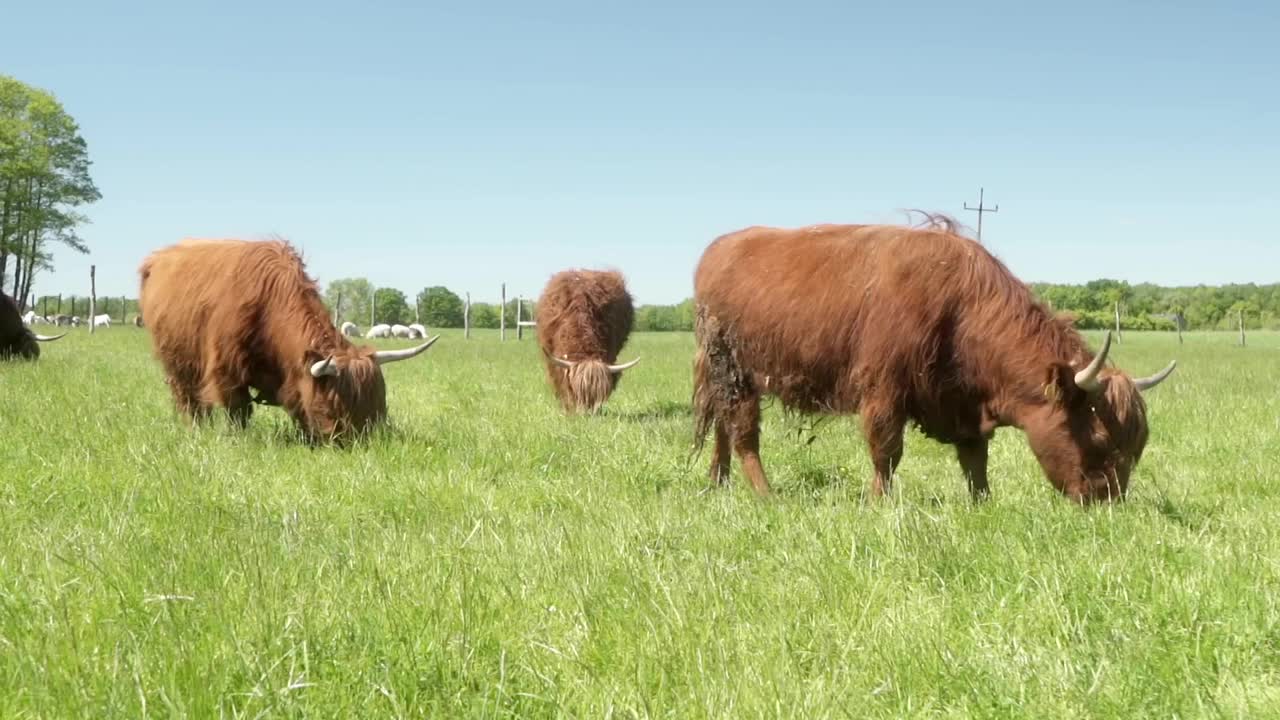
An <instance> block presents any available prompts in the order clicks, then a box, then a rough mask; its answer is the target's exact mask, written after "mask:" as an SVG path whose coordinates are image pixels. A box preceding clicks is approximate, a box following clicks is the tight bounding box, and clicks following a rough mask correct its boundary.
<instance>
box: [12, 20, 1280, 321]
mask: <svg viewBox="0 0 1280 720" xmlns="http://www.w3.org/2000/svg"><path fill="white" fill-rule="evenodd" d="M0 25H3V27H4V28H5V29H4V31H3V33H0V35H2V36H3V41H0V72H3V73H7V74H10V75H13V76H15V77H17V78H18V79H20V80H22V81H24V82H28V83H31V84H34V85H37V86H39V87H42V88H45V89H48V90H50V91H52V92H54V93H55V94H56V95H57V96H58V98H59V99H60V100H61V101H62V102H63V104H64V105H65V106H66V108H67V110H68V111H69V112H70V113H71V114H72V115H73V116H74V117H76V118H77V119H78V121H79V122H80V125H81V127H82V130H83V134H84V136H85V138H86V140H87V141H88V143H89V149H90V153H91V156H92V158H93V160H94V177H95V178H96V180H97V182H98V185H99V187H100V188H101V190H102V193H103V199H102V201H101V202H99V203H97V204H96V205H94V206H92V207H91V208H90V209H89V210H88V213H89V215H90V216H91V217H92V219H93V224H92V225H90V226H87V227H85V228H84V229H83V235H84V237H85V238H86V239H87V240H88V242H89V244H90V246H91V248H92V255H91V256H90V257H88V258H86V257H81V256H75V255H72V254H69V253H66V252H59V253H58V254H57V256H56V262H57V264H58V272H57V273H56V274H55V275H53V276H51V277H43V278H41V279H39V280H38V281H37V283H36V290H37V292H40V293H44V292H63V293H71V292H80V293H83V292H85V291H87V276H88V265H89V263H90V262H93V263H96V264H97V266H98V278H99V280H98V288H99V292H100V293H102V294H108V295H120V294H128V295H130V296H132V295H134V294H136V274H135V273H136V267H137V265H138V263H139V261H140V260H141V259H142V257H143V256H144V255H145V254H146V253H147V252H148V251H149V250H151V249H153V248H156V247H159V246H162V245H166V244H169V243H171V242H174V241H176V240H178V239H179V238H181V237H183V236H189V235H196V236H250V237H252V236H259V235H263V234H266V233H273V232H274V233H279V234H282V235H284V236H287V237H288V238H290V239H291V240H293V241H294V242H295V243H296V244H298V245H299V246H300V247H302V248H303V249H304V252H305V255H306V258H307V261H308V267H309V268H310V270H311V271H312V273H313V274H314V275H315V276H316V277H317V278H318V279H319V280H320V281H321V282H325V281H327V280H332V279H335V278H338V277H346V276H367V277H369V278H370V279H372V280H373V281H374V282H376V283H377V284H379V285H381V286H389V287H397V288H400V289H402V290H404V291H406V292H407V293H412V292H415V291H416V290H418V289H420V288H422V287H424V286H428V285H437V284H443V285H447V286H449V287H450V288H453V289H454V290H456V291H468V290H469V291H470V292H471V293H472V296H473V297H474V298H476V299H478V300H479V299H496V295H497V292H498V284H499V283H500V282H502V281H504V280H505V281H506V282H507V287H508V292H509V293H510V294H511V295H515V294H517V293H519V294H523V295H525V296H532V295H536V294H537V293H538V292H539V291H540V290H541V287H542V285H543V283H544V282H545V281H546V279H547V277H548V276H549V275H550V274H551V273H552V272H554V271H556V270H559V269H562V268H565V267H570V266H593V267H594V266H614V267H617V268H619V269H621V270H623V271H624V272H625V273H626V275H627V277H628V279H629V283H630V286H631V291H632V294H633V295H635V296H636V298H637V300H638V301H640V302H672V301H676V300H679V299H681V298H684V297H686V296H688V295H689V294H691V292H692V273H693V268H694V265H695V263H696V262H697V258H698V256H699V254H700V253H701V251H702V249H703V248H704V247H705V246H706V244H707V243H708V242H709V241H710V240H712V239H713V238H714V237H716V236H717V235H719V234H722V233H724V232H728V231H731V230H735V229H738V228H740V227H744V226H747V225H754V224H770V225H783V226H795V225H807V224H811V223H816V222H868V221H872V222H874V221H895V220H899V219H901V217H902V216H901V214H900V213H899V209H901V208H910V207H919V208H926V209H933V210H939V211H944V212H952V213H954V214H955V215H957V217H959V218H960V219H962V220H963V221H965V222H966V223H969V224H973V222H974V220H975V218H974V215H973V214H972V213H966V212H964V211H963V210H962V205H963V203H964V202H966V201H968V202H970V203H973V202H976V200H977V194H978V187H979V186H980V185H984V186H985V187H986V191H987V199H988V201H994V202H997V203H999V206H1000V212H999V213H998V214H994V215H988V216H987V220H986V224H985V227H984V239H985V241H986V244H987V245H988V246H989V247H990V248H991V249H992V250H993V251H995V252H996V253H997V254H998V255H999V256H1000V257H1002V258H1003V259H1004V260H1005V261H1006V262H1007V263H1008V264H1009V265H1010V267H1011V268H1012V269H1013V270H1014V272H1015V273H1016V274H1018V275H1019V276H1020V277H1022V278H1023V279H1025V280H1051V281H1084V280H1088V279H1092V278H1095V277H1100V276H1109V277H1119V278H1123V279H1127V280H1129V281H1131V282H1142V281H1151V282H1157V283H1165V284H1173V283H1178V284H1181V283H1198V282H1204V283H1223V282H1250V281H1253V282H1275V281H1280V232H1278V231H1277V223H1276V213H1277V210H1280V92H1277V89H1276V88H1277V87H1280V3H1276V2H1261V1H1260V2H1253V3H1232V2H1220V3H1216V4H1212V3H1209V2H1194V3H1191V2H1177V1H1175V2H1154V1H1153V2H1142V3H1123V2H1116V3H1078V2H1072V3H1065V2H1063V3H1052V4H1050V3H1026V2H1017V3H1014V2H1010V3H982V2H977V3H974V2H963V3H961V2H936V3H914V4H910V3H874V4H872V3H852V2H833V3H819V4H811V3H810V4H805V3H798V2H788V3H782V2H771V3H762V4H755V3H750V4H742V3H738V4H710V3H703V4H692V3H668V2H642V3H627V4H623V3H613V2H600V1H597V2H584V3H573V4H565V3H547V2H539V3H526V2H519V3H505V2H492V3H480V2H469V3H466V2H464V3H430V2H426V3H404V4H399V3H374V2H365V3H342V4H340V5H339V4H332V5H331V4H329V3H315V2H305V3H303V2H256V3H241V2H222V3H216V4H215V3H200V4H199V7H198V8H197V6H196V4H195V3H178V2H164V3H155V4H137V3H133V4H127V6H126V4H122V3H121V4H118V3H104V2H92V3H90V2H83V1H74V2H61V3H44V2H40V3H37V2H24V3H7V4H6V5H5V7H4V9H3V10H0Z"/></svg>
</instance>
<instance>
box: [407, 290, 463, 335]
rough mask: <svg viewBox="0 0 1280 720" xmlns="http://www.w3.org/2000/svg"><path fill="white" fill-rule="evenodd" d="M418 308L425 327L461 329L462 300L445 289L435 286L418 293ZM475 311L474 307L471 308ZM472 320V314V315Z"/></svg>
mask: <svg viewBox="0 0 1280 720" xmlns="http://www.w3.org/2000/svg"><path fill="white" fill-rule="evenodd" d="M417 300H418V307H419V308H421V313H422V322H423V323H425V324H426V325H427V327H443V328H459V327H462V309H463V305H462V298H460V297H458V295H457V293H455V292H453V291H452V290H450V289H449V288H447V287H443V286H440V285H437V286H435V287H429V288H424V289H423V290H422V292H420V293H418V298H417ZM472 310H473V311H474V310H475V306H474V305H473V306H472ZM473 319H474V313H473Z"/></svg>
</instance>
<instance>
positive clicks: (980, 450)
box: [956, 438, 991, 500]
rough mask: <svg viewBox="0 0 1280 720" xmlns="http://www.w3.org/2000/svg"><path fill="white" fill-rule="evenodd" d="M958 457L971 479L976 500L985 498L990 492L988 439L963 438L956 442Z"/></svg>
mask: <svg viewBox="0 0 1280 720" xmlns="http://www.w3.org/2000/svg"><path fill="white" fill-rule="evenodd" d="M956 458H957V459H959V460H960V469H961V470H963V471H964V477H965V479H966V480H968V481H969V493H970V494H971V495H973V499H974V500H985V499H986V497H987V496H988V495H989V494H990V492H991V491H990V489H989V488H988V486H987V441H986V439H985V438H980V439H978V440H962V441H960V442H959V443H956Z"/></svg>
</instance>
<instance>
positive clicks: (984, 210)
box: [964, 188, 1000, 242]
mask: <svg viewBox="0 0 1280 720" xmlns="http://www.w3.org/2000/svg"><path fill="white" fill-rule="evenodd" d="M982 195H983V189H982V188H978V207H969V203H965V204H964V209H965V210H972V211H973V212H976V213H978V242H982V214H983V213H989V212H1000V206H999V205H996V206H994V207H987V206H985V205H983V204H982Z"/></svg>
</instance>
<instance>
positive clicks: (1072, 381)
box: [1044, 363, 1085, 408]
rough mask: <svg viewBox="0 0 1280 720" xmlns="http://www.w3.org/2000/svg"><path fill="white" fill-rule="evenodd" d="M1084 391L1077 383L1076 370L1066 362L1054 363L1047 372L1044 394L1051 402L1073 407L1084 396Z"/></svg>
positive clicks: (1064, 406)
mask: <svg viewBox="0 0 1280 720" xmlns="http://www.w3.org/2000/svg"><path fill="white" fill-rule="evenodd" d="M1084 394H1085V393H1084V391H1083V390H1081V389H1080V387H1079V386H1078V385H1076V371H1075V370H1072V369H1071V366H1070V365H1068V364H1066V363H1054V364H1052V365H1050V366H1049V370H1048V372H1047V373H1045V380H1044V396H1045V398H1046V399H1047V400H1049V402H1051V403H1053V404H1054V405H1058V406H1060V407H1063V408H1071V407H1073V406H1075V404H1076V403H1078V402H1080V400H1081V399H1083V398H1084Z"/></svg>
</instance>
